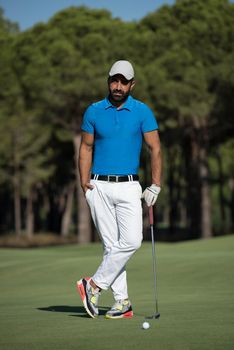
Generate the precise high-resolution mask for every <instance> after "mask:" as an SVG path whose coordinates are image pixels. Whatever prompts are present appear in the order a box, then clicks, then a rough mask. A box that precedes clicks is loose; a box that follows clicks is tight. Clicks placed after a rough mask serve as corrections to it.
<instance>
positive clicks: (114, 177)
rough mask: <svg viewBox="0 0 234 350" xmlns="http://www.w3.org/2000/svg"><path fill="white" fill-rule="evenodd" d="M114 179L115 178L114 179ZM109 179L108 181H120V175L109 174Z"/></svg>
mask: <svg viewBox="0 0 234 350" xmlns="http://www.w3.org/2000/svg"><path fill="white" fill-rule="evenodd" d="M113 179H115V180H113ZM107 181H108V182H119V176H115V175H107Z"/></svg>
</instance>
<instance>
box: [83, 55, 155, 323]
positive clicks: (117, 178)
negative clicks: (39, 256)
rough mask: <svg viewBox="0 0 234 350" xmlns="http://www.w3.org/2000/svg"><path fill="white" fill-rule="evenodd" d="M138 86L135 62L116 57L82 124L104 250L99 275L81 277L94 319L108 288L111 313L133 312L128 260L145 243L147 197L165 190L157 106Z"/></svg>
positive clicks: (87, 188) (88, 190)
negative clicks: (142, 161)
mask: <svg viewBox="0 0 234 350" xmlns="http://www.w3.org/2000/svg"><path fill="white" fill-rule="evenodd" d="M134 85H135V80H134V70H133V67H132V65H131V63H130V62H128V61H124V60H121V61H117V62H115V63H114V64H113V66H112V67H111V70H110V72H109V77H108V87H109V95H108V97H107V98H105V99H104V100H102V101H99V102H97V103H93V104H92V105H91V106H89V108H88V109H87V110H86V112H85V115H84V119H83V123H82V141H81V146H80V153H79V170H80V179H81V186H82V188H83V191H84V194H85V197H86V200H87V202H88V205H89V207H90V210H91V215H92V218H93V221H94V224H95V226H96V228H97V231H98V233H99V235H100V238H101V240H102V243H103V250H104V253H103V260H102V263H101V264H100V266H99V267H98V269H97V271H96V272H95V273H94V275H93V276H92V277H87V278H82V279H81V280H79V281H78V282H77V289H78V291H79V293H80V295H81V298H82V301H83V304H84V307H85V309H86V311H87V313H88V314H89V315H90V316H91V317H93V318H95V317H96V316H98V298H99V295H100V292H101V290H107V289H108V288H111V289H112V292H113V296H114V299H115V303H114V305H113V307H112V308H111V309H110V310H109V311H108V312H107V313H106V317H107V318H123V317H125V318H131V317H132V316H133V311H132V306H131V302H130V301H129V297H128V290H127V275H126V269H125V265H126V263H127V261H128V260H129V258H130V257H131V256H132V255H133V254H134V252H135V251H136V250H137V249H138V248H139V247H140V246H141V241H142V205H141V198H142V197H143V198H144V199H145V201H146V204H147V205H148V206H151V205H154V204H155V202H156V200H157V196H158V194H159V192H160V179H161V155H160V141H159V135H158V131H157V129H158V125H157V122H156V120H155V117H154V115H153V113H152V111H151V110H150V109H149V108H148V107H147V106H146V105H145V104H144V103H142V102H140V101H138V100H135V99H134V98H133V97H131V96H130V92H131V90H132V89H133V87H134ZM142 136H143V137H144V140H145V142H146V143H147V145H148V146H149V148H150V150H151V168H152V185H151V186H150V187H148V188H147V189H146V190H145V191H144V193H143V195H142V190H141V186H140V184H139V182H138V175H137V173H138V167H139V158H140V151H141V146H142ZM91 168H92V171H91ZM91 172H92V173H91Z"/></svg>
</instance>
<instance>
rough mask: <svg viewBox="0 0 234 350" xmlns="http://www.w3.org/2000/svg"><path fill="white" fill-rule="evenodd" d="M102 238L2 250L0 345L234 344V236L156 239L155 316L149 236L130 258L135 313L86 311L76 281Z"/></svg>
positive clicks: (4, 348)
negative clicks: (146, 325) (145, 325)
mask: <svg viewBox="0 0 234 350" xmlns="http://www.w3.org/2000/svg"><path fill="white" fill-rule="evenodd" d="M101 253H102V251H101V245H100V244H92V245H87V246H76V245H73V246H59V247H49V248H42V249H28V250H26V249H22V250H19V249H1V250H0V279H1V284H0V305H1V308H0V349H1V350H8V349H9V350H21V349H22V350H27V349H30V350H34V349H36V350H44V349H50V350H57V349H58V350H59V349H63V350H69V349H81V350H82V349H100V350H101V349H102V350H104V349H118V350H124V349H128V350H129V349H131V348H132V349H146V350H149V349H163V350H164V349H165V350H167V349H178V350H183V349H191V350H192V349H199V350H202V349H207V350H208V349H209V350H210V349H212V350H213V349H222V350H227V349H230V350H231V349H234V335H233V334H234V278H233V271H234V236H227V237H222V238H215V239H212V240H205V241H204V240H203V241H192V242H185V243H177V244H164V243H159V244H157V247H156V253H157V271H158V295H159V309H160V313H161V318H160V320H152V321H150V324H151V327H150V329H149V330H142V329H141V324H142V322H143V321H144V317H145V316H147V315H151V314H152V313H154V312H155V306H154V295H153V275H152V257H151V244H150V243H144V244H143V246H142V248H141V249H140V250H139V251H138V252H137V253H136V254H135V256H134V257H133V258H132V260H131V261H130V262H129V264H128V281H129V294H130V297H131V301H132V303H133V308H134V312H135V316H134V318H133V319H122V320H107V319H105V318H104V316H103V314H104V312H105V311H106V310H107V308H108V307H109V306H111V305H112V303H113V300H112V295H111V293H110V292H104V293H102V296H101V298H100V311H101V316H99V318H98V319H91V318H88V317H87V316H86V314H85V312H84V309H83V307H82V305H81V301H80V298H79V296H78V295H77V292H76V288H75V282H76V280H77V279H79V278H80V277H82V276H88V275H90V274H92V273H93V272H94V270H95V268H96V267H97V265H98V263H99V262H100V259H101Z"/></svg>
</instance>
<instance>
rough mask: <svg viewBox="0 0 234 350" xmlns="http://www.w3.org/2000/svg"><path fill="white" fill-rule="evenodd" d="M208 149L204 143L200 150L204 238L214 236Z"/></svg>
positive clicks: (202, 232) (202, 228)
mask: <svg viewBox="0 0 234 350" xmlns="http://www.w3.org/2000/svg"><path fill="white" fill-rule="evenodd" d="M207 158H208V155H207V149H206V147H205V146H204V145H203V146H201V150H200V176H201V213H202V215H201V235H202V238H210V237H212V229H211V199H210V183H209V167H208V159H207Z"/></svg>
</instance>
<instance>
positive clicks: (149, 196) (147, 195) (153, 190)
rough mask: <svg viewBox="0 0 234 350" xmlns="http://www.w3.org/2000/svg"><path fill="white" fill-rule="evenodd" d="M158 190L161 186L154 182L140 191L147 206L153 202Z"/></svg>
mask: <svg viewBox="0 0 234 350" xmlns="http://www.w3.org/2000/svg"><path fill="white" fill-rule="evenodd" d="M160 191H161V187H159V186H157V185H155V184H153V185H151V186H150V187H147V188H146V189H145V190H144V192H143V193H142V198H144V200H145V202H146V204H147V206H148V207H150V206H151V205H154V204H155V202H156V200H157V198H158V195H159V193H160Z"/></svg>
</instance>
